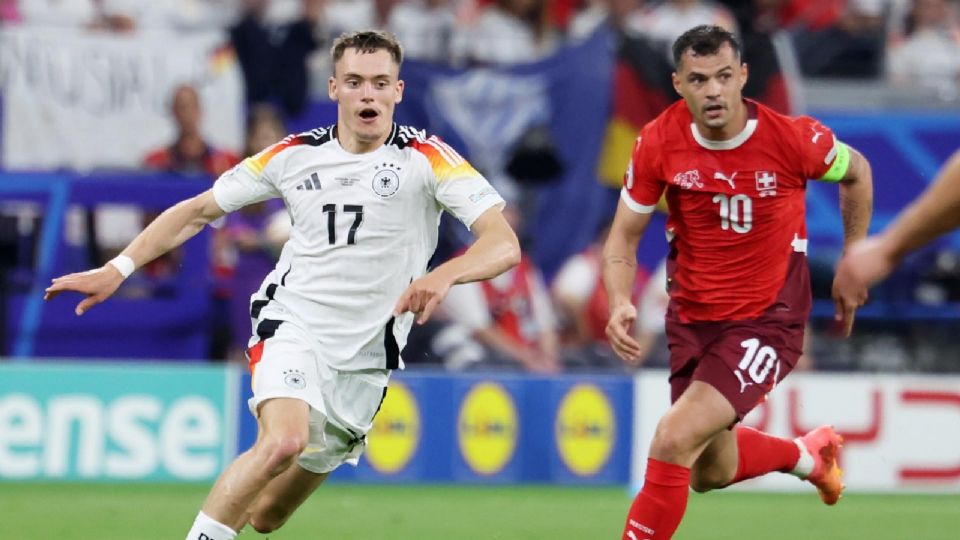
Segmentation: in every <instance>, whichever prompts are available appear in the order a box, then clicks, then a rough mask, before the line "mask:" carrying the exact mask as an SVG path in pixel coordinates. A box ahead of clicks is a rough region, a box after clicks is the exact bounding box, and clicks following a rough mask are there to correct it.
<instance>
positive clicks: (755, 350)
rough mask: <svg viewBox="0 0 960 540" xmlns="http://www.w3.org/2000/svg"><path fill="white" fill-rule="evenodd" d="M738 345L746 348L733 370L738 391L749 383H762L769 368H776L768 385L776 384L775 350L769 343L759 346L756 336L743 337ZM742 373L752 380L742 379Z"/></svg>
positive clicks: (741, 390)
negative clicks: (738, 380) (737, 381)
mask: <svg viewBox="0 0 960 540" xmlns="http://www.w3.org/2000/svg"><path fill="white" fill-rule="evenodd" d="M740 346H741V347H743V348H744V349H746V352H745V353H744V354H743V358H742V359H741V360H740V364H738V365H737V371H735V373H736V375H737V378H738V379H740V386H741V387H740V392H741V393H742V392H743V390H744V389H745V388H746V387H747V386H750V385H751V384H762V383H763V382H764V381H765V380H766V379H767V376H768V375H770V370H773V369H774V368H776V370H775V372H774V374H773V380H772V381H771V384H770V386H773V385H774V384H776V382H777V376H778V375H779V374H780V364H779V362H778V360H777V351H775V350H774V349H773V347H771V346H769V345H763V346H761V345H760V340H759V339H757V338H750V339H745V340H743V341H741V342H740ZM744 373H745V374H746V375H747V376H749V377H750V380H751V381H752V382H747V381H745V380H744V376H743V374H744Z"/></svg>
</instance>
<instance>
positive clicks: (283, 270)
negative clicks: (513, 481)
mask: <svg viewBox="0 0 960 540" xmlns="http://www.w3.org/2000/svg"><path fill="white" fill-rule="evenodd" d="M331 54H332V57H333V65H334V74H333V76H332V77H331V78H330V81H329V93H330V98H331V99H333V100H334V101H336V102H337V103H338V109H337V112H338V115H337V124H336V125H335V126H331V127H329V128H324V129H315V130H313V131H311V132H308V133H303V134H300V135H296V136H290V137H287V138H286V139H284V140H283V141H281V142H279V143H277V144H275V145H273V146H272V147H269V148H267V149H266V150H264V151H263V152H261V153H259V154H257V155H255V156H253V157H250V158H247V159H246V160H244V161H243V162H242V163H241V164H239V165H238V166H236V167H235V168H234V169H233V170H231V171H229V172H227V173H225V174H224V175H223V176H221V177H220V178H219V179H218V180H217V181H216V183H215V184H214V186H213V188H212V189H211V190H209V191H207V192H205V193H202V194H200V195H198V196H197V197H194V198H192V199H189V200H186V201H183V202H181V203H179V204H177V205H175V206H173V207H172V208H170V209H168V210H167V211H165V212H164V213H163V214H161V215H160V217H158V218H157V219H156V220H155V221H154V222H153V223H151V224H150V225H149V226H148V227H147V228H146V229H145V230H144V231H143V232H142V233H141V234H140V235H139V236H138V237H137V238H136V239H134V240H133V242H132V243H131V244H130V245H129V246H128V247H127V248H126V249H125V250H124V251H123V253H122V254H121V255H120V256H118V257H117V258H116V259H114V260H112V261H110V262H109V263H107V264H106V265H104V266H103V267H101V268H98V269H95V270H91V271H88V272H82V273H77V274H70V275H67V276H63V277H60V278H56V279H54V280H53V283H52V285H51V286H50V287H49V288H48V289H47V294H46V298H52V297H54V296H56V295H57V294H59V293H60V292H63V291H76V292H79V293H82V294H84V295H86V298H84V299H83V300H82V301H81V302H80V303H79V304H78V305H77V308H76V313H77V314H78V315H81V314H83V313H84V312H85V311H86V310H88V309H90V308H91V307H92V306H94V305H95V304H97V303H99V302H102V301H104V300H105V299H106V298H108V297H109V296H110V295H111V294H113V292H114V291H116V289H117V287H119V286H120V284H121V283H122V281H123V280H124V278H125V276H128V275H129V274H130V273H131V272H132V271H133V270H134V269H135V268H137V267H139V266H142V265H143V264H145V263H147V262H149V261H151V260H153V259H154V258H156V257H157V256H159V255H161V254H163V253H165V252H167V251H169V250H171V249H173V248H175V247H177V246H179V245H180V244H182V243H183V242H184V241H186V240H187V239H188V238H190V237H191V236H193V235H194V234H196V233H197V232H198V231H199V230H200V229H202V228H203V226H204V225H206V224H208V223H210V222H211V221H213V220H215V219H217V218H219V217H220V216H222V215H224V214H225V213H227V212H231V211H234V210H236V209H238V208H240V207H242V206H244V205H247V204H252V203H254V202H257V201H262V200H265V199H269V198H274V197H282V198H283V199H284V201H285V203H286V205H287V208H288V210H289V211H290V215H291V218H292V221H293V226H292V231H291V237H290V240H289V241H288V242H287V243H286V245H285V246H284V248H283V252H282V254H281V256H280V260H279V262H278V263H277V266H276V268H275V269H274V271H273V272H271V273H270V274H269V275H268V276H267V277H266V279H265V280H264V282H263V286H262V287H261V288H260V290H259V291H258V292H257V293H256V294H254V296H253V298H252V301H251V315H252V317H253V319H254V336H253V337H252V338H251V340H250V343H251V347H250V349H249V351H248V357H249V360H250V367H251V372H252V379H253V390H254V396H253V398H252V399H251V400H250V404H249V405H250V410H251V412H252V413H253V414H255V415H256V416H257V419H258V426H259V434H258V436H257V441H256V442H255V443H254V445H253V447H252V448H251V449H249V450H247V451H246V452H244V453H243V454H241V455H240V456H239V457H238V458H237V459H236V460H235V461H234V462H233V463H232V464H230V465H229V466H228V467H227V469H226V470H225V471H224V472H223V474H222V475H221V476H220V478H219V479H218V480H217V482H216V483H215V484H214V486H213V488H212V490H211V491H210V494H209V495H208V497H207V500H206V501H205V502H204V504H203V507H202V510H201V511H200V512H199V514H198V515H197V518H196V521H195V522H194V524H193V527H192V528H191V530H190V532H189V534H188V535H187V539H188V540H203V539H207V540H229V539H232V538H234V537H235V536H236V534H237V532H238V531H239V530H240V529H242V528H243V527H244V525H245V524H246V523H250V524H251V525H252V526H253V528H254V529H256V530H257V531H260V532H269V531H273V530H276V529H277V528H279V527H280V526H281V525H283V523H284V522H286V520H287V518H289V516H290V514H291V513H292V512H293V511H294V510H295V509H296V508H297V507H298V506H299V505H300V504H301V503H302V502H303V501H304V500H306V498H307V497H308V496H309V495H310V494H311V493H312V492H313V491H314V490H315V489H316V488H317V487H318V486H319V485H320V484H321V483H322V482H323V481H324V479H325V478H326V477H327V475H328V474H329V473H330V472H331V471H332V470H333V469H335V468H336V467H338V466H339V465H340V464H342V463H345V462H346V463H352V464H355V463H356V461H357V458H358V457H359V455H360V453H361V451H362V450H363V447H364V444H365V435H366V433H367V431H368V430H369V429H370V427H371V425H372V423H373V417H374V415H375V414H376V412H377V410H378V408H379V406H380V403H381V400H382V399H383V397H384V396H385V394H386V387H387V379H388V378H389V375H390V371H391V370H392V369H395V368H402V367H403V364H402V361H401V360H400V357H399V351H400V350H402V349H403V346H404V344H405V342H406V337H407V332H408V331H409V329H410V327H411V325H412V324H413V322H414V319H415V318H416V320H417V322H419V323H423V322H424V321H426V320H427V319H428V318H429V317H430V315H431V313H432V312H433V310H434V308H435V307H436V306H437V304H439V303H440V301H441V300H442V299H443V298H444V296H446V294H447V291H449V289H450V287H451V286H452V285H454V284H456V283H464V282H469V281H476V280H481V279H487V278H490V277H493V276H496V275H498V274H500V273H502V272H503V271H505V270H507V269H508V268H511V267H512V266H514V265H516V264H517V263H518V261H519V260H520V248H519V244H518V243H517V238H516V235H515V234H514V232H513V230H512V229H511V228H510V226H509V225H508V224H507V222H506V220H505V219H504V218H503V216H502V215H501V213H500V210H501V209H502V207H503V199H502V198H501V197H500V195H499V194H497V192H496V191H495V190H494V189H493V188H492V187H491V186H490V184H489V183H488V182H487V181H486V179H484V178H483V176H481V175H480V174H479V173H477V171H476V170H474V169H473V167H471V166H470V164H469V163H467V162H466V161H464V159H463V158H461V157H460V156H459V155H458V154H457V153H456V152H455V151H454V150H453V149H451V148H450V147H449V146H447V145H446V144H444V143H443V142H441V141H440V140H439V139H437V138H436V137H427V136H426V135H425V134H424V133H423V132H422V131H418V130H416V129H413V128H408V127H401V126H397V125H396V124H394V122H393V112H394V108H395V106H396V104H397V103H399V102H400V100H401V98H402V97H403V81H401V80H400V79H399V74H400V63H401V60H402V53H401V49H400V45H399V44H398V43H397V42H396V41H395V39H394V38H393V37H392V36H390V35H389V34H385V33H381V32H372V31H367V32H356V33H352V34H344V35H343V36H341V37H340V38H338V39H337V40H336V41H335V43H334V46H333V49H332V51H331ZM443 210H446V211H449V212H451V213H452V214H453V215H455V216H456V217H457V218H459V219H460V221H462V222H463V223H464V224H465V225H466V226H467V227H468V228H470V229H471V231H472V232H473V233H474V235H475V236H476V241H475V242H474V244H473V245H472V246H471V247H470V248H469V249H468V250H467V251H466V252H465V253H464V254H463V255H461V256H459V257H456V258H453V259H451V260H450V261H448V262H446V263H444V264H442V265H440V266H438V267H436V268H435V269H433V270H432V271H430V272H429V273H427V261H428V259H429V258H430V256H431V254H432V253H433V251H434V249H435V247H436V244H437V227H438V224H439V218H440V213H441V212H442V211H443Z"/></svg>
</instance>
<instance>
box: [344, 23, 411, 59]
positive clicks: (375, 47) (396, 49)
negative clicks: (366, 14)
mask: <svg viewBox="0 0 960 540" xmlns="http://www.w3.org/2000/svg"><path fill="white" fill-rule="evenodd" d="M347 49H356V50H357V51H358V52H362V53H372V52H376V51H379V50H385V51H387V52H388V53H390V56H391V57H392V58H393V61H394V62H396V63H397V65H398V66H399V65H400V64H401V63H402V62H403V47H401V46H400V42H399V41H397V38H396V36H394V35H393V34H391V33H390V32H382V31H380V30H362V31H359V32H347V33H343V34H340V37H338V38H337V39H335V40H333V47H331V48H330V58H331V59H332V60H333V63H334V65H336V63H337V62H339V61H340V59H341V58H343V53H344V51H346V50H347Z"/></svg>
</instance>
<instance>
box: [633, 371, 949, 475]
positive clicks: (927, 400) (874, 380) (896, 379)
mask: <svg viewBox="0 0 960 540" xmlns="http://www.w3.org/2000/svg"><path fill="white" fill-rule="evenodd" d="M635 382H636V384H635V386H634V389H635V390H634V391H635V394H634V440H633V453H632V464H631V484H632V485H633V486H634V487H635V488H639V486H640V485H642V483H643V473H644V469H645V465H646V460H647V452H648V450H649V447H650V441H652V440H653V434H654V431H655V430H656V427H657V422H658V421H659V419H660V417H661V416H662V415H663V414H664V413H665V412H666V411H667V409H668V408H669V406H670V386H669V384H668V383H667V372H666V371H662V370H645V371H643V372H641V373H639V374H638V375H637V376H636V380H635ZM744 424H745V425H748V426H752V427H755V428H757V429H759V430H761V431H765V432H767V433H770V434H773V435H777V436H780V437H787V438H794V437H798V436H800V435H803V434H804V433H806V432H807V431H809V430H811V429H813V428H815V427H817V426H820V425H822V424H831V425H833V426H834V427H835V428H836V429H837V431H838V432H839V433H841V434H842V435H843V437H844V440H845V443H844V450H843V453H842V456H841V466H842V467H843V470H844V473H845V475H844V479H845V483H846V485H847V489H848V490H850V491H910V492H926V491H929V492H949V493H960V377H958V376H933V375H877V374H867V373H845V374H825V373H794V374H791V375H790V376H789V377H787V379H786V380H785V381H783V383H781V384H780V385H779V386H777V388H776V389H774V391H773V392H771V393H770V395H769V396H768V399H767V401H766V402H764V403H762V404H761V405H760V406H759V407H757V408H756V409H754V410H753V411H752V412H751V413H750V414H749V415H747V417H746V418H745V419H744ZM741 486H742V487H743V488H744V489H758V490H778V491H784V490H790V491H802V490H812V488H811V487H810V486H809V485H807V484H805V483H803V482H800V481H798V480H797V479H796V478H795V477H793V476H790V475H786V474H780V473H773V474H769V475H766V476H764V477H762V478H758V479H755V480H750V481H748V482H744V483H743V484H741ZM738 487H739V486H738Z"/></svg>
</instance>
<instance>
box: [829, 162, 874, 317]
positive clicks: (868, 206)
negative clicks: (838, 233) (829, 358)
mask: <svg viewBox="0 0 960 540" xmlns="http://www.w3.org/2000/svg"><path fill="white" fill-rule="evenodd" d="M849 151H850V165H849V167H848V168H847V172H846V174H844V176H843V178H842V179H841V180H840V215H841V216H842V218H843V246H844V252H847V251H848V250H849V249H850V247H851V246H852V245H854V244H855V243H857V242H859V241H861V240H863V239H864V238H866V236H867V229H868V228H869V227H870V217H871V216H872V215H873V172H872V170H871V169H870V162H868V161H867V159H866V158H865V157H863V154H861V153H860V152H858V151H856V150H854V149H853V148H849ZM866 301H867V288H866V287H865V286H862V285H858V284H855V283H852V282H849V281H838V280H837V279H836V276H835V277H834V281H833V303H834V306H835V314H834V319H835V320H836V321H837V322H838V323H840V324H842V325H843V335H844V336H849V335H850V332H851V331H852V330H853V319H854V316H855V314H856V311H857V308H859V307H860V306H862V305H863V304H864V302H866Z"/></svg>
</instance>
